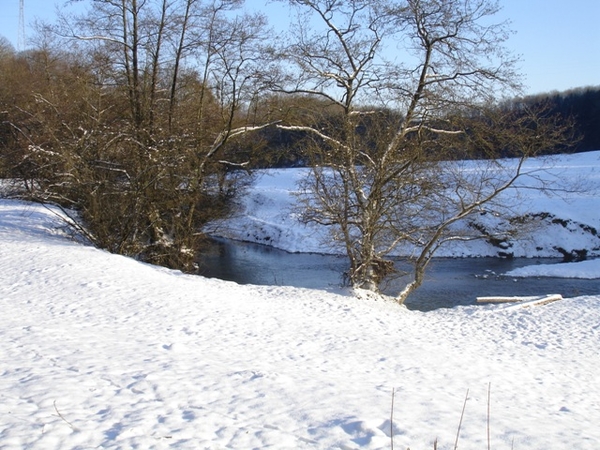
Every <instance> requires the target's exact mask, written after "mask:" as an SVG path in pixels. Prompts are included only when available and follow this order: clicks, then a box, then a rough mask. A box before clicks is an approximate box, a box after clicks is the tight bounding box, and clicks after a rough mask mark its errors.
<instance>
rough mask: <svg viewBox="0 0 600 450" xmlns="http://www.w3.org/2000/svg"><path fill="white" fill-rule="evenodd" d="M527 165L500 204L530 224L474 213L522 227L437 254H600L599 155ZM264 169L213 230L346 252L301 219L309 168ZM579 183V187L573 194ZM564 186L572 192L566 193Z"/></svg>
mask: <svg viewBox="0 0 600 450" xmlns="http://www.w3.org/2000/svg"><path fill="white" fill-rule="evenodd" d="M473 164H476V162H474V163H473ZM524 170H525V171H526V172H528V173H530V174H531V176H529V177H524V179H523V180H522V182H521V183H520V186H517V188H516V189H512V190H509V191H506V192H505V193H503V194H502V197H501V198H500V199H499V201H501V202H502V203H503V204H505V205H511V206H512V210H513V211H514V215H515V217H519V216H520V217H522V218H525V219H526V220H527V221H529V223H527V224H525V225H510V224H508V223H507V222H506V221H498V220H497V219H495V218H494V217H492V215H491V214H487V215H482V216H478V217H475V218H474V220H475V221H476V222H477V223H478V225H480V226H481V227H483V228H486V229H488V230H490V231H492V230H493V229H494V227H501V228H511V229H513V231H516V232H518V234H517V235H516V236H515V237H514V238H513V239H511V240H509V241H508V242H507V243H506V244H505V245H503V246H502V248H499V247H497V246H494V245H493V244H492V243H490V242H487V241H483V240H482V241H472V242H456V243H449V244H448V245H446V246H444V247H442V248H441V249H440V250H439V251H438V253H437V256H440V257H473V256H492V257H493V256H498V255H500V254H505V253H508V254H511V255H512V256H514V257H530V258H532V257H538V258H548V257H563V255H564V254H565V253H567V254H569V253H571V252H577V251H580V250H585V251H587V255H588V256H590V257H591V256H600V234H599V232H600V215H599V214H598V211H600V195H598V194H599V192H598V187H599V186H600V152H587V153H579V154H574V155H560V156H555V157H551V158H532V159H531V160H529V161H527V163H526V166H525V169H524ZM261 173H262V176H260V177H259V178H258V180H257V182H256V183H255V184H254V185H253V186H252V187H251V188H250V190H249V192H248V194H247V195H246V196H245V198H244V199H243V202H242V204H241V205H240V211H239V214H238V215H236V216H235V217H233V218H231V219H228V220H226V221H219V222H215V223H212V224H210V225H209V226H208V227H207V231H208V232H209V233H211V234H213V235H215V236H220V237H226V238H231V239H236V240H242V241H248V242H256V243H260V244H267V245H270V246H273V247H276V248H280V249H282V250H287V251H290V252H306V253H331V254H336V253H338V254H339V253H343V249H341V248H340V247H335V246H333V244H332V242H331V239H330V238H329V237H328V235H327V230H326V229H325V228H324V227H317V226H309V225H305V224H302V223H300V222H299V221H298V215H297V214H296V213H295V211H294V205H295V203H296V198H295V197H294V192H295V191H296V185H297V182H298V181H299V180H300V179H302V178H303V177H306V176H308V170H307V169H273V170H265V171H262V172H261ZM539 180H544V181H545V182H546V183H547V184H548V185H550V186H552V187H553V188H554V189H557V191H558V192H556V193H555V194H554V195H548V194H547V193H546V192H544V191H543V190H541V189H538V188H536V186H538V187H539V185H540V182H539ZM569 183H570V184H569ZM524 185H527V186H529V187H528V188H524V187H523V186H524ZM532 186H533V188H531V187H532ZM573 187H577V188H578V189H576V190H572V191H568V189H572V188H573ZM561 189H567V190H566V191H564V192H560V190H561ZM411 252H412V248H407V249H404V250H402V249H399V251H398V252H397V253H396V255H397V256H406V255H408V254H410V253H411Z"/></svg>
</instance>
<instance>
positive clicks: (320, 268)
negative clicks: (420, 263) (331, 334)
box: [199, 239, 600, 311]
mask: <svg viewBox="0 0 600 450" xmlns="http://www.w3.org/2000/svg"><path fill="white" fill-rule="evenodd" d="M199 263H200V271H199V273H200V274H201V275H204V276H207V277H214V278H220V279H223V280H229V281H235V282H237V283H240V284H257V285H282V286H284V285H285V286H296V287H306V288H315V289H332V288H337V287H339V286H340V285H341V284H342V282H343V279H342V275H341V274H342V273H343V272H344V270H346V268H347V263H346V259H345V258H344V257H341V256H332V255H321V254H315V253H288V252H285V251H283V250H278V249H276V248H273V247H269V246H265V245H259V244H251V243H246V242H238V241H230V240H225V239H215V240H214V241H213V242H212V244H211V246H210V249H209V251H208V252H206V253H205V254H204V255H203V256H202V258H201V259H200V261H199ZM536 263H540V264H542V263H543V264H549V263H560V259H527V258H513V259H501V258H435V259H434V260H433V261H432V262H431V263H430V266H429V268H428V270H427V274H426V280H425V282H424V283H423V285H422V286H421V287H420V288H419V289H418V290H417V291H416V292H414V293H413V294H412V295H411V296H410V297H409V298H408V299H407V301H406V306H407V307H408V308H409V309H416V310H421V311H429V310H432V309H437V308H452V307H454V306H457V305H472V304H475V303H476V297H480V296H491V295H543V294H561V295H563V297H573V296H577V295H588V294H590V295H598V294H599V293H600V280H579V279H568V278H547V277H543V278H535V277H532V278H512V277H505V276H502V274H503V273H506V272H508V271H509V270H512V269H515V268H518V267H522V266H526V265H530V264H536ZM396 265H397V267H399V268H400V269H402V268H404V269H409V268H410V266H409V265H408V264H406V263H405V262H402V261H398V262H397V264H396ZM407 281H409V279H408V278H401V279H398V280H395V281H393V282H391V283H390V284H389V285H388V286H386V287H385V288H384V293H387V294H392V295H393V294H395V293H397V292H398V290H399V289H400V287H401V285H403V283H406V282H407Z"/></svg>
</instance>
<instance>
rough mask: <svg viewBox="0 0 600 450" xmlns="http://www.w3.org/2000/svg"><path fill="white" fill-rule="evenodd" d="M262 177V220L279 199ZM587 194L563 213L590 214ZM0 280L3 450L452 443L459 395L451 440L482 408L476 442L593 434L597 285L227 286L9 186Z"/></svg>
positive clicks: (2, 205)
mask: <svg viewBox="0 0 600 450" xmlns="http://www.w3.org/2000/svg"><path fill="white" fill-rule="evenodd" d="M588 157H589V156H588ZM596 158H597V155H596ZM596 163H597V161H596ZM581 170H588V166H587V165H586V166H585V167H584V168H583V169H581ZM283 178H284V177H283V175H282V178H280V180H279V181H283ZM267 179H269V178H267V177H265V178H264V180H267ZM271 179H272V180H274V183H273V192H271V193H270V194H269V195H267V193H263V195H264V197H263V199H262V200H261V202H262V204H264V205H268V204H270V208H271V212H272V215H273V217H274V216H276V215H277V214H278V213H279V212H281V210H279V207H278V206H276V203H277V202H276V200H274V199H276V198H277V196H278V195H279V196H283V197H285V196H286V195H287V194H286V193H285V192H284V191H285V189H283V188H282V189H280V190H279V191H278V190H277V189H276V186H275V184H276V183H275V181H277V179H276V177H273V178H271ZM263 182H264V181H263ZM271 194H272V195H271ZM588 200H589V203H586V204H585V207H586V209H585V211H583V210H582V211H579V210H578V209H576V208H574V209H572V210H571V211H572V213H573V216H572V218H573V219H577V220H579V219H580V218H582V217H584V216H587V217H588V219H586V220H583V219H582V222H583V223H586V224H588V225H590V226H592V225H594V224H595V222H594V223H592V221H596V222H597V220H598V216H597V211H598V208H597V203H595V202H597V200H596V198H595V197H593V196H590V197H589V199H588ZM580 201H582V202H583V200H580ZM270 202H273V203H270ZM550 203H551V202H550V201H548V202H547V205H550ZM565 204H566V203H565ZM575 204H576V203H573V205H575ZM559 209H560V208H558V207H557V208H556V211H558V210H559ZM550 212H552V211H550ZM256 217H257V218H260V216H256ZM288 218H289V216H287V217H286V220H287V219H288ZM262 220H264V222H266V223H267V225H265V229H267V228H269V235H270V236H275V234H273V233H272V230H279V232H280V237H278V239H279V242H281V243H284V242H285V241H286V240H287V241H288V244H289V246H290V247H291V248H293V247H294V246H296V247H297V248H300V243H302V244H305V245H306V247H302V248H303V249H305V248H311V245H314V246H316V245H317V244H316V242H317V239H316V237H315V238H314V239H312V238H311V237H310V236H311V235H310V234H309V235H302V233H303V232H304V231H305V230H304V231H303V230H302V229H301V228H299V227H297V226H287V227H286V226H284V225H285V222H283V223H282V222H281V221H275V220H268V221H267V220H266V218H265V216H262ZM299 236H303V237H302V238H300V237H299ZM273 240H275V239H274V238H273ZM290 242H292V243H291V244H290ZM319 249H321V248H319ZM537 267H538V268H540V267H542V266H537ZM574 267H575V266H574ZM579 267H580V269H578V270H580V271H581V272H583V271H584V270H587V269H585V267H583V266H579ZM540 273H543V272H540ZM0 274H1V275H0V342H1V345H0V362H1V366H0V448H1V449H3V450H4V449H6V450H8V449H15V450H16V449H24V448H27V449H43V450H49V449H88V448H110V449H134V448H135V449H166V448H177V449H225V448H232V449H263V448H273V449H336V448H338V449H357V448H365V449H389V448H391V440H392V439H393V444H394V448H397V449H406V448H407V447H410V448H411V449H432V448H433V442H434V440H435V439H436V438H437V440H438V447H437V448H439V449H452V448H454V442H455V440H456V435H457V429H458V424H459V421H460V418H461V410H462V408H463V403H464V401H465V396H466V393H467V390H468V400H467V401H466V409H465V414H464V419H463V422H462V427H461V429H460V437H459V441H458V448H463V449H475V448H477V449H480V448H487V427H488V421H489V430H490V441H491V448H493V449H511V448H514V449H565V448H576V449H597V448H598V445H599V443H600V427H598V426H597V424H598V423H600V377H598V367H600V352H599V351H598V348H599V347H600V293H599V295H598V296H586V297H577V298H567V299H564V300H561V301H558V302H554V303H551V304H548V305H545V306H540V307H532V308H528V309H506V308H503V306H501V305H489V306H469V307H456V308H453V309H440V310H435V311H431V312H427V313H423V312H419V311H408V310H407V309H405V308H403V307H401V306H399V305H397V304H395V303H393V302H391V301H386V300H384V299H382V298H374V297H369V296H368V295H363V296H362V297H363V298H359V297H356V296H352V295H350V294H349V293H348V292H345V291H339V292H337V293H336V292H324V291H317V290H308V289H298V288H290V287H271V286H240V285H237V284H234V283H230V282H224V281H219V280H215V279H206V278H203V277H199V276H192V275H184V274H181V273H180V272H177V271H170V270H166V269H163V268H159V267H154V266H150V265H147V264H142V263H140V262H137V261H134V260H132V259H129V258H126V257H122V256H117V255H112V254H109V253H107V252H104V251H101V250H97V249H94V248H92V247H89V246H85V245H83V244H80V243H77V242H75V241H73V240H72V239H70V238H69V237H68V236H67V235H65V233H64V231H63V230H62V229H61V223H60V221H59V219H58V218H57V217H56V216H55V215H54V214H52V213H51V212H50V211H49V210H48V209H45V208H43V207H41V206H39V205H31V204H27V203H22V202H18V201H14V200H0ZM488 389H489V391H490V393H491V395H490V397H491V402H490V403H489V404H488ZM393 391H394V392H395V395H394V405H395V407H394V411H393V417H392V415H391V402H392V392H393ZM488 408H489V415H488ZM390 435H391V436H390Z"/></svg>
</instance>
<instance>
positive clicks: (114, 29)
mask: <svg viewBox="0 0 600 450" xmlns="http://www.w3.org/2000/svg"><path fill="white" fill-rule="evenodd" d="M91 4H92V8H91V9H90V10H89V11H88V12H87V13H85V14H83V15H81V16H78V17H73V16H64V17H63V18H62V19H61V21H60V23H59V24H58V25H56V26H50V27H48V28H46V29H47V30H50V31H51V33H49V34H48V35H50V36H53V38H56V37H57V36H59V37H60V38H61V39H60V41H59V42H60V48H59V47H58V46H56V45H53V46H49V48H48V51H45V52H41V53H40V55H46V56H51V57H53V58H54V57H55V58H56V59H57V60H58V61H63V63H61V64H62V65H61V66H60V67H62V69H60V70H58V69H59V67H58V66H53V65H51V64H48V65H46V66H47V68H48V71H47V74H48V75H49V77H48V78H47V80H46V82H45V84H44V85H43V87H44V88H43V89H36V87H35V86H34V87H33V92H34V94H33V95H34V96H35V97H36V99H37V101H36V102H35V103H29V104H27V105H23V106H21V109H22V110H23V111H24V112H25V115H26V116H27V117H28V120H29V121H30V123H34V124H35V127H33V128H32V127H28V128H22V129H21V130H22V133H21V134H20V135H21V141H22V144H23V148H24V152H23V153H24V155H23V160H24V161H25V160H26V161H28V164H29V166H28V167H29V170H28V172H29V175H30V176H31V177H32V178H33V179H35V183H33V184H30V187H31V189H30V192H31V195H33V196H35V197H36V198H38V199H40V200H45V201H53V202H59V203H61V204H63V205H65V206H71V207H74V208H76V209H77V210H78V211H79V213H80V214H81V217H82V218H83V220H84V221H85V224H86V225H87V226H89V229H90V231H91V233H90V236H93V238H94V239H95V241H96V242H97V244H98V245H100V246H102V247H104V248H108V249H110V250H111V251H115V252H118V253H124V254H128V255H134V256H137V257H140V258H142V259H144V260H147V261H150V262H153V263H158V264H163V265H167V266H171V267H177V268H182V269H191V268H192V267H193V262H194V258H195V255H196V252H197V250H198V243H199V241H200V240H201V238H202V234H201V232H200V228H201V226H202V224H203V223H204V222H206V221H207V220H210V219H212V218H215V217H220V216H221V215H224V214H227V213H228V211H229V210H230V208H231V206H232V199H233V198H234V196H235V195H236V194H237V193H238V192H239V191H240V190H241V189H243V186H244V183H246V182H247V181H248V180H249V177H250V174H249V173H248V172H247V171H245V170H244V165H245V163H246V161H245V160H244V159H242V157H240V156H239V155H237V154H236V152H235V145H234V144H235V140H236V139H239V138H240V137H241V136H242V135H243V134H245V133H247V132H250V131H254V130H258V129H260V128H262V127H263V126H266V125H267V124H256V123H253V124H249V123H248V122H247V120H246V115H245V113H244V109H245V107H246V104H247V98H249V97H251V96H253V95H255V94H256V91H257V90H260V86H261V83H260V72H261V70H262V67H264V65H265V64H264V63H263V62H262V61H261V60H260V59H261V58H262V55H263V52H262V51H261V48H262V42H263V40H264V36H265V26H266V22H265V20H264V18H263V17H262V16H261V15H260V14H254V15H248V14H245V15H243V14H241V13H240V12H239V11H236V8H237V7H239V6H241V5H242V2H241V1H238V0H211V1H200V0H143V1H142V0H93V1H92V2H91ZM77 71H79V75H78V73H77ZM69 83H71V84H70V86H69ZM75 87H77V88H78V89H77V90H75V89H74V90H73V92H72V93H71V92H70V91H69V89H70V88H71V89H73V88H75ZM34 128H35V129H39V130H40V132H36V133H32V132H31V130H34ZM42 130H43V131H42ZM42 135H43V138H42ZM246 156H247V155H244V156H243V157H246ZM22 167H24V165H22Z"/></svg>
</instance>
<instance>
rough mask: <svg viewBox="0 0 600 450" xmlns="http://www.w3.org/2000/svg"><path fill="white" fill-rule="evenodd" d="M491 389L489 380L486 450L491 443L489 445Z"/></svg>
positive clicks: (489, 447)
mask: <svg viewBox="0 0 600 450" xmlns="http://www.w3.org/2000/svg"><path fill="white" fill-rule="evenodd" d="M491 391H492V382H491V381H490V382H489V383H488V398H487V448H488V450H490V449H491V445H490V442H491V441H490V403H491V401H490V398H491Z"/></svg>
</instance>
